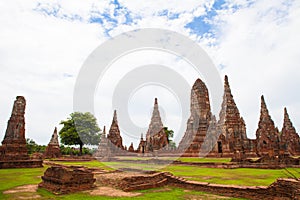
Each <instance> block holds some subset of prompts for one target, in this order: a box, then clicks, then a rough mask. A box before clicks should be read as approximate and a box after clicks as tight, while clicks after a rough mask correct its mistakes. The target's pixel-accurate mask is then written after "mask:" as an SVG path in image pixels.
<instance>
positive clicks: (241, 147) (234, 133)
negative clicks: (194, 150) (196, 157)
mask: <svg viewBox="0 0 300 200" xmlns="http://www.w3.org/2000/svg"><path fill="white" fill-rule="evenodd" d="M219 117H220V119H219V121H218V124H217V131H216V134H217V135H218V140H217V142H216V143H215V146H214V148H213V150H212V151H211V152H210V156H213V155H215V156H218V157H220V156H223V157H224V156H226V157H234V158H236V159H237V160H240V159H244V158H245V157H246V153H247V154H252V155H253V148H254V147H253V146H254V141H253V140H249V139H248V138H247V135H246V125H245V121H244V119H243V118H242V117H241V116H240V112H239V109H238V108H237V106H236V103H235V101H234V99H233V95H232V93H231V89H230V85H229V82H228V77H227V76H225V79H224V95H223V102H222V105H221V111H220V114H219Z"/></svg>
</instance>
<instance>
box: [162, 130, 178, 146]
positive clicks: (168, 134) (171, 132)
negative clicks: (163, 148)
mask: <svg viewBox="0 0 300 200" xmlns="http://www.w3.org/2000/svg"><path fill="white" fill-rule="evenodd" d="M164 131H165V133H166V135H167V138H168V143H169V147H172V148H176V143H175V142H174V141H173V140H172V138H173V137H174V131H173V130H169V129H168V127H164Z"/></svg>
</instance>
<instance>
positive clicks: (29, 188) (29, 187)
mask: <svg viewBox="0 0 300 200" xmlns="http://www.w3.org/2000/svg"><path fill="white" fill-rule="evenodd" d="M37 189H38V185H22V186H18V187H15V188H13V189H10V190H6V191H4V192H3V194H13V193H20V192H32V193H33V192H36V191H37Z"/></svg>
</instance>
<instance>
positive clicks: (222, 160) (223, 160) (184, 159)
mask: <svg viewBox="0 0 300 200" xmlns="http://www.w3.org/2000/svg"><path fill="white" fill-rule="evenodd" d="M177 160H180V161H181V162H201V163H207V162H213V163H228V162H230V160H231V158H191V157H180V158H178V159H177Z"/></svg>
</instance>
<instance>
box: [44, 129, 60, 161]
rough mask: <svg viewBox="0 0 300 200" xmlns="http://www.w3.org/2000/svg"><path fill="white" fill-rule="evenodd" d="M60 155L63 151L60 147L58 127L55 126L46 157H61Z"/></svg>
mask: <svg viewBox="0 0 300 200" xmlns="http://www.w3.org/2000/svg"><path fill="white" fill-rule="evenodd" d="M59 157H61V152H60V148H59V142H58V135H57V128H56V127H55V129H54V132H53V134H52V137H51V140H50V142H49V144H48V146H47V147H46V151H45V153H44V158H59Z"/></svg>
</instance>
